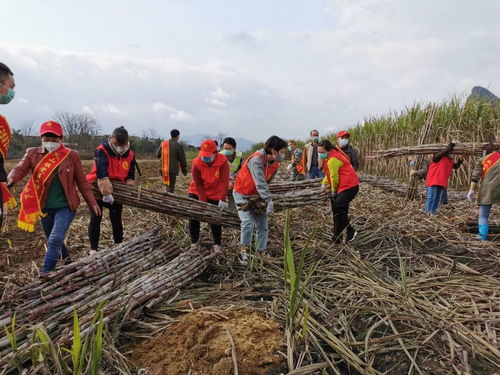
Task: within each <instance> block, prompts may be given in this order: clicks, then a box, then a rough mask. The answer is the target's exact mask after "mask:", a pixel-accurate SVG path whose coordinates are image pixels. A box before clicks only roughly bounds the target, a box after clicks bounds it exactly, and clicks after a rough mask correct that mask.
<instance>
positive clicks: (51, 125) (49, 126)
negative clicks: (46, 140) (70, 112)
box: [40, 121, 63, 137]
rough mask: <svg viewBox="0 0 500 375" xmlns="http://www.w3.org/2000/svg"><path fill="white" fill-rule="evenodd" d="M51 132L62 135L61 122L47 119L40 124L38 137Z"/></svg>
mask: <svg viewBox="0 0 500 375" xmlns="http://www.w3.org/2000/svg"><path fill="white" fill-rule="evenodd" d="M47 133H52V134H55V135H57V136H58V137H62V136H63V128H62V126H61V124H59V123H58V122H55V121H47V122H44V123H43V124H42V127H41V128H40V137H41V136H42V135H44V134H47Z"/></svg>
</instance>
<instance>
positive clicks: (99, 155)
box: [95, 140, 137, 180]
mask: <svg viewBox="0 0 500 375" xmlns="http://www.w3.org/2000/svg"><path fill="white" fill-rule="evenodd" d="M102 145H103V146H104V148H105V149H106V151H107V152H108V153H109V155H110V156H111V157H112V158H124V159H126V158H127V157H128V154H129V152H130V150H128V151H127V152H126V153H124V154H123V155H121V156H118V155H117V154H116V153H115V152H114V151H113V149H112V148H111V146H110V145H109V142H108V141H107V140H106V141H103V142H102ZM95 165H96V169H97V170H96V171H97V179H99V180H100V179H102V178H106V177H108V166H109V163H108V158H107V157H106V154H105V153H104V151H103V150H99V149H97V150H96V151H95ZM136 165H137V162H136V161H135V158H134V159H133V160H132V163H130V171H129V172H128V176H127V180H135V167H136Z"/></svg>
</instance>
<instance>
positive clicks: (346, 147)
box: [337, 130, 359, 171]
mask: <svg viewBox="0 0 500 375" xmlns="http://www.w3.org/2000/svg"><path fill="white" fill-rule="evenodd" d="M349 138H351V134H350V133H349V132H347V131H345V130H342V131H339V132H338V133H337V144H338V145H339V147H340V149H341V150H342V151H343V152H344V154H346V155H347V156H349V160H350V161H351V165H352V167H353V168H354V170H355V171H357V170H358V169H359V156H358V151H357V150H356V149H355V148H354V147H352V146H351V144H350V143H349Z"/></svg>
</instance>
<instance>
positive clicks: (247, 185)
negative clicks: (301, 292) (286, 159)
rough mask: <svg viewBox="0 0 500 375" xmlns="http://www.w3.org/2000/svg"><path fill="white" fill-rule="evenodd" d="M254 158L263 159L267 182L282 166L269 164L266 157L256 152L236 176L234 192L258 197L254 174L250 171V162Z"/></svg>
mask: <svg viewBox="0 0 500 375" xmlns="http://www.w3.org/2000/svg"><path fill="white" fill-rule="evenodd" d="M254 157H260V158H261V159H262V162H263V163H264V167H265V169H264V176H265V179H266V181H267V182H269V181H270V180H271V178H272V177H273V176H274V174H275V173H276V171H277V170H278V167H279V166H280V163H278V162H274V163H273V164H269V162H268V161H267V159H266V158H265V156H263V155H262V154H261V153H260V152H255V153H253V154H252V155H250V157H249V158H247V160H245V162H244V163H243V165H242V167H241V169H240V172H239V173H238V175H237V176H236V181H235V182H234V187H233V190H234V191H236V192H237V193H240V194H242V195H258V192H257V188H256V186H255V181H254V180H253V177H252V174H251V173H250V170H249V169H248V162H249V161H250V159H252V158H254Z"/></svg>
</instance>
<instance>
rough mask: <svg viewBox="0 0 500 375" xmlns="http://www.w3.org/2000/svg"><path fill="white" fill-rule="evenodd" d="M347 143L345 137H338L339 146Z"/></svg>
mask: <svg viewBox="0 0 500 375" xmlns="http://www.w3.org/2000/svg"><path fill="white" fill-rule="evenodd" d="M348 144H349V140H348V139H347V138H340V139H339V146H340V147H345V146H347V145H348Z"/></svg>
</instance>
